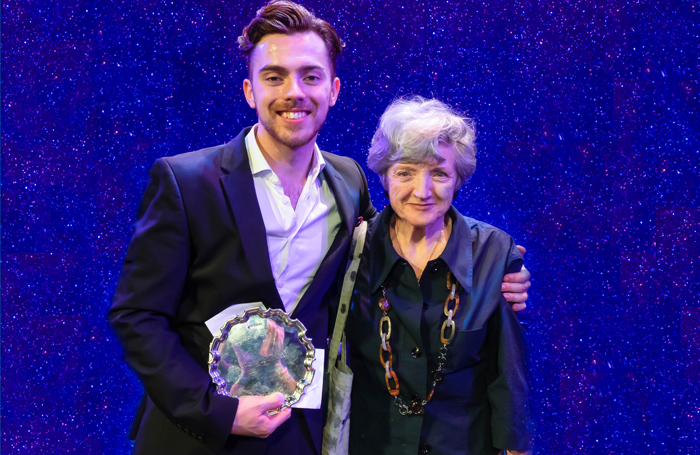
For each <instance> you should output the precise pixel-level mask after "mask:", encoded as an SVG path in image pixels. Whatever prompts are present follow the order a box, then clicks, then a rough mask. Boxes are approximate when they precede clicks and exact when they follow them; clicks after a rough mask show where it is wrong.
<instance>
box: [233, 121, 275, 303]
mask: <svg viewBox="0 0 700 455" xmlns="http://www.w3.org/2000/svg"><path fill="white" fill-rule="evenodd" d="M249 131H250V128H246V129H244V130H243V131H242V132H241V133H240V134H239V135H238V136H237V137H236V138H235V139H233V140H232V141H231V142H229V143H228V144H226V147H225V150H224V157H223V160H222V164H221V168H222V169H223V170H224V175H223V176H221V185H222V187H223V189H224V192H225V193H226V197H227V199H228V203H229V205H230V206H231V210H232V211H233V217H234V219H235V220H236V225H237V226H238V232H239V234H240V241H241V244H242V246H243V251H244V252H245V256H246V258H247V259H248V264H249V265H250V270H251V271H252V273H253V278H254V279H255V281H256V282H257V286H258V289H259V290H260V293H261V294H262V296H263V301H264V303H265V304H266V305H267V307H268V308H277V309H281V310H284V305H283V304H282V299H281V298H280V296H279V293H278V292H277V287H276V286H275V280H274V278H273V276H272V268H271V266H270V253H269V251H268V249H267V238H266V236H265V223H264V222H263V218H262V213H261V212H260V207H259V206H258V198H257V197H256V194H255V185H254V184H253V175H252V173H251V172H250V164H249V162H248V153H247V150H246V146H245V136H246V135H247V134H248V132H249Z"/></svg>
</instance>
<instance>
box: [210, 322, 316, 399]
mask: <svg viewBox="0 0 700 455" xmlns="http://www.w3.org/2000/svg"><path fill="white" fill-rule="evenodd" d="M314 351H315V350H314V347H313V345H312V344H311V340H309V339H308V338H307V337H306V327H304V325H303V324H302V323H301V322H299V321H298V320H296V319H291V318H290V317H289V315H287V313H285V312H284V311H282V310H276V309H270V310H265V309H263V308H252V309H249V310H246V311H245V312H244V313H243V314H242V315H238V316H235V317H233V318H231V319H229V320H228V321H227V322H226V323H225V324H224V325H223V326H222V327H221V334H220V336H218V337H214V340H213V341H212V343H211V346H210V349H209V374H210V375H211V377H212V380H213V381H214V384H216V387H217V391H216V393H218V394H220V395H227V396H231V397H242V396H249V395H257V396H266V395H269V394H271V393H275V392H280V393H282V394H283V395H284V397H285V403H284V406H285V407H287V406H291V405H293V404H294V403H296V402H298V401H299V399H300V398H301V396H302V395H303V393H304V388H305V387H306V386H308V385H309V384H311V381H312V379H313V377H314V369H313V367H312V366H311V363H312V362H313V361H314Z"/></svg>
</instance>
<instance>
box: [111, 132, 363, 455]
mask: <svg viewBox="0 0 700 455" xmlns="http://www.w3.org/2000/svg"><path fill="white" fill-rule="evenodd" d="M249 130H250V128H246V129H245V130H243V131H242V132H241V133H240V134H239V135H238V136H237V137H236V138H235V139H234V140H232V141H231V142H229V143H228V144H226V145H222V146H218V147H212V148H208V149H203V150H199V151H196V152H191V153H185V154H182V155H177V156H173V157H167V158H161V159H158V160H157V161H156V163H155V164H154V166H153V168H152V169H151V175H150V176H151V181H150V184H149V185H148V188H147V189H146V192H145V194H144V197H143V200H142V202H141V204H140V206H139V209H138V216H137V221H136V223H135V225H134V234H133V237H132V240H131V243H130V245H129V248H128V251H127V254H126V259H125V261H124V267H123V271H122V276H121V279H120V281H119V284H118V287H117V291H116V293H115V295H114V299H113V302H112V306H111V308H110V310H109V321H110V324H111V326H112V328H113V329H114V331H115V332H116V333H117V335H118V337H119V339H120V340H121V342H122V345H123V348H124V353H125V358H126V361H127V363H128V364H129V365H130V366H131V367H132V368H133V369H134V371H135V372H136V374H137V375H138V377H139V379H140V380H141V382H142V383H143V385H144V387H145V389H146V396H145V397H144V400H143V402H142V406H141V409H140V411H139V415H138V416H137V418H136V421H135V422H134V428H133V430H132V437H133V436H135V439H136V443H135V451H134V453H137V454H149V455H154V454H161V453H162V454H168V455H171V454H209V453H215V454H217V453H222V454H223V453H225V454H239V453H240V454H243V453H245V454H257V453H261V454H262V453H277V452H278V451H280V452H281V451H284V452H285V453H286V454H312V453H320V452H321V433H322V427H321V425H322V412H321V411H320V410H297V409H295V410H293V412H292V417H290V419H289V420H288V421H287V422H285V423H284V424H282V425H281V426H280V427H279V428H278V429H277V430H276V431H275V432H274V434H272V435H271V436H270V437H269V438H267V439H259V438H252V437H239V436H230V435H229V432H230V429H231V425H232V423H233V420H234V417H235V414H236V409H237V405H238V400H237V399H235V398H230V397H225V396H221V395H216V394H215V393H214V392H215V387H214V386H213V384H212V382H211V380H210V377H209V374H208V373H207V361H208V349H209V344H210V342H211V340H212V336H211V334H210V333H209V331H208V330H207V328H206V326H205V325H204V322H205V321H206V320H207V319H209V318H211V317H212V316H214V315H215V314H217V313H219V312H221V311H222V310H224V309H225V308H227V307H228V306H230V305H232V304H236V303H248V302H256V301H262V302H264V303H265V304H266V305H267V306H268V307H269V308H279V309H284V307H283V305H282V301H281V299H280V297H279V294H278V293H277V289H276V287H275V283H274V280H273V277H272V270H271V268H270V261H269V253H268V250H267V240H266V237H265V226H264V223H263V219H262V215H261V213H260V209H259V207H258V204H257V198H256V195H255V188H254V186H253V177H252V174H251V171H250V165H249V162H248V155H247V152H246V148H245V140H244V138H245V135H246V134H247V133H248V131H249ZM323 158H324V159H325V160H326V167H325V169H324V170H323V176H324V178H325V179H326V180H327V181H328V185H329V187H330V188H331V190H332V192H333V195H334V196H335V199H336V203H337V206H338V210H339V212H340V218H341V220H342V225H341V228H340V231H339V232H338V234H337V237H336V238H335V241H334V242H333V244H332V246H331V248H330V250H329V251H328V253H327V255H326V257H325V258H324V260H323V263H322V264H321V266H320V267H319V269H318V273H317V274H316V276H315V278H314V279H313V281H312V283H311V285H310V286H309V288H308V290H307V291H306V293H305V294H304V296H303V297H302V299H301V301H300V302H299V304H298V305H297V307H296V309H295V310H294V312H293V314H292V317H293V318H297V319H299V320H301V321H302V322H303V323H304V325H305V326H306V327H307V330H308V335H310V337H311V338H312V340H313V343H314V345H315V346H316V347H320V348H325V347H326V339H327V336H328V319H329V311H328V309H329V306H330V304H329V302H330V301H331V300H333V299H334V298H335V296H336V295H337V292H338V287H339V285H340V281H341V280H342V272H343V270H340V271H339V270H338V269H339V268H340V269H344V265H345V260H346V257H347V251H346V250H347V246H348V243H349V239H350V237H351V235H352V230H353V227H354V225H355V222H356V220H357V218H358V216H363V217H365V218H370V217H372V216H373V214H374V212H375V210H374V207H373V206H372V204H371V202H370V200H369V194H368V191H367V181H366V179H365V176H364V174H363V172H362V170H361V168H360V166H359V165H358V164H357V163H356V162H355V161H354V160H352V159H350V158H345V157H340V156H336V155H332V154H329V153H325V152H323ZM341 265H342V266H341ZM339 266H341V267H339Z"/></svg>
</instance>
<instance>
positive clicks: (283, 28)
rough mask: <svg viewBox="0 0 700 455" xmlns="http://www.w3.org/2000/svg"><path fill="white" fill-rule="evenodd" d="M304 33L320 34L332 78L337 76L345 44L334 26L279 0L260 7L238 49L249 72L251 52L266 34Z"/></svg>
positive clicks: (299, 6)
mask: <svg viewBox="0 0 700 455" xmlns="http://www.w3.org/2000/svg"><path fill="white" fill-rule="evenodd" d="M303 32H314V33H316V34H317V35H318V36H320V37H321V39H322V40H323V42H324V43H325V44H326V49H328V57H329V58H330V60H331V65H332V68H331V71H332V74H331V76H332V77H335V62H336V60H337V59H338V56H339V55H340V53H341V52H342V50H343V46H344V44H343V42H342V41H341V40H340V37H339V36H338V33H337V32H336V31H335V29H334V28H333V26H332V25H331V24H329V23H328V22H326V21H324V20H323V19H319V18H317V17H316V16H314V15H313V13H311V12H310V11H309V10H307V9H306V8H304V7H303V6H301V5H299V4H297V3H293V2H289V1H279V0H272V1H271V2H269V3H268V4H267V5H265V6H263V7H262V8H260V9H259V10H258V12H257V13H256V15H255V17H254V18H253V20H252V21H250V23H249V24H248V25H246V26H245V28H244V29H243V34H242V35H241V36H239V37H238V47H239V48H240V50H241V52H243V53H244V54H245V58H246V63H247V64H248V71H250V53H251V52H252V51H253V49H254V48H255V45H256V44H258V43H259V42H260V40H261V39H263V37H264V36H265V35H272V34H275V33H279V34H283V35H291V34H293V33H303Z"/></svg>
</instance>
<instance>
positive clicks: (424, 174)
mask: <svg viewBox="0 0 700 455" xmlns="http://www.w3.org/2000/svg"><path fill="white" fill-rule="evenodd" d="M438 153H439V154H440V156H442V157H443V158H444V159H445V160H444V161H443V162H442V163H438V162H437V161H429V162H423V163H420V164H409V163H401V162H398V163H396V164H394V165H393V166H391V167H390V168H389V170H388V171H387V176H386V182H387V186H388V188H387V189H388V191H389V201H390V202H391V207H392V208H393V209H394V212H396V215H397V216H398V217H399V218H401V219H402V220H404V221H406V222H408V223H409V224H411V225H412V226H414V227H427V226H430V225H431V224H433V223H435V222H436V221H439V222H442V217H443V216H444V215H445V213H447V210H448V209H449V208H450V205H451V204H452V198H453V197H454V191H455V184H456V182H457V173H456V172H455V152H454V149H453V148H452V146H451V145H448V144H443V143H440V144H439V145H438Z"/></svg>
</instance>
